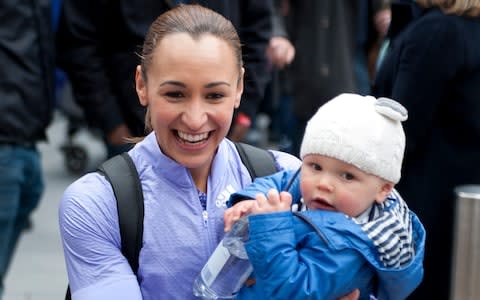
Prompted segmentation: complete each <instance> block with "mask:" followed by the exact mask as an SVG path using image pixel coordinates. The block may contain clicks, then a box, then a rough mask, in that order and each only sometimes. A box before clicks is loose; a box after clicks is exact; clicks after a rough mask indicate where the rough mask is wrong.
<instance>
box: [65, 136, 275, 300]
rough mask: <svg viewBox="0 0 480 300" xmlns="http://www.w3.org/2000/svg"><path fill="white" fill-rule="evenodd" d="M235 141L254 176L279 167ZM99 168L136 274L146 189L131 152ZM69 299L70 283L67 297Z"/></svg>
mask: <svg viewBox="0 0 480 300" xmlns="http://www.w3.org/2000/svg"><path fill="white" fill-rule="evenodd" d="M234 144H235V147H236V148H237V151H238V154H239V155H240V158H241V160H242V162H243V164H244V165H245V167H246V168H247V170H248V172H249V174H250V177H251V178H252V180H253V179H255V178H257V177H262V176H267V175H270V174H273V173H275V172H276V171H277V168H276V165H275V160H274V158H273V156H272V155H271V153H270V152H269V151H267V150H264V149H261V148H258V147H255V146H252V145H248V144H245V143H240V142H235V143H234ZM97 172H99V173H100V174H102V175H103V176H105V178H106V179H107V180H108V181H109V182H110V184H111V185H112V189H113V193H114V195H115V198H116V199H117V210H118V223H119V226H120V237H121V243H122V253H123V255H124V256H125V257H126V258H127V260H128V263H129V264H130V267H131V268H132V271H133V273H134V274H135V275H137V271H138V256H139V254H140V249H141V248H142V243H143V216H144V207H143V192H142V186H141V183H140V178H139V177H138V173H137V169H136V168H135V164H134V163H133V161H132V158H131V157H130V155H128V153H122V154H120V155H116V156H114V157H112V158H110V159H108V160H107V161H105V162H103V163H102V164H101V165H100V166H99V167H98V169H97ZM132 200H133V201H132ZM70 299H71V294H70V287H68V288H67V294H66V296H65V300H70Z"/></svg>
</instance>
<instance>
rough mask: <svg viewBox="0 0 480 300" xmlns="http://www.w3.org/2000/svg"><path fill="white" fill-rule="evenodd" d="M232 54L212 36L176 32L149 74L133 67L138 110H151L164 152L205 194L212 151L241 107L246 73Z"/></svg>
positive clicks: (163, 45) (159, 49)
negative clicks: (138, 99) (187, 172)
mask: <svg viewBox="0 0 480 300" xmlns="http://www.w3.org/2000/svg"><path fill="white" fill-rule="evenodd" d="M192 49H195V51H192ZM234 54H235V53H234V51H233V50H232V47H231V46H230V45H229V44H228V43H227V42H226V41H224V40H222V39H219V38H217V37H215V36H214V35H212V34H210V33H204V34H202V35H199V36H193V37H192V36H191V35H189V34H187V33H174V34H170V35H168V36H166V37H164V38H163V39H162V40H161V41H160V42H158V45H157V47H156V48H155V50H154V51H153V53H152V54H151V55H152V56H153V62H152V69H150V70H149V69H148V66H145V65H143V68H147V70H146V71H145V72H143V71H142V66H138V67H137V73H136V83H137V92H138V95H139V98H140V102H141V103H142V105H145V106H147V105H148V106H149V110H148V113H149V114H150V117H149V118H148V119H149V122H150V126H151V127H152V129H153V130H154V131H155V132H156V138H157V141H158V144H159V145H160V148H161V150H162V152H163V153H164V154H165V155H167V156H169V157H170V158H172V159H173V160H175V161H177V162H179V163H181V164H183V165H184V166H186V167H187V168H188V169H189V170H190V172H191V174H192V176H193V178H194V181H195V183H196V185H197V188H198V189H199V190H201V191H203V192H205V191H206V188H207V186H206V175H207V174H208V172H209V168H210V164H211V162H212V160H213V155H214V153H215V149H216V148H217V146H218V144H219V143H220V142H221V141H222V140H223V139H224V137H225V136H226V135H227V133H228V129H229V128H230V123H231V119H232V118H231V116H232V115H233V110H234V109H235V108H238V106H239V105H240V97H241V95H242V91H243V72H244V70H243V68H238V67H237V66H238V62H236V60H235V58H236V57H235V55H234ZM157 70H161V72H158V71H157Z"/></svg>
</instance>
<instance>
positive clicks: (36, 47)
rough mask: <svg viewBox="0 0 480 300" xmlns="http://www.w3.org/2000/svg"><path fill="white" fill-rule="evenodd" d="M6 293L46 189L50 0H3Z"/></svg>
mask: <svg viewBox="0 0 480 300" xmlns="http://www.w3.org/2000/svg"><path fill="white" fill-rule="evenodd" d="M0 20H2V26H0V65H1V66H2V67H1V68H0V99H1V100H0V115H1V117H0V174H1V176H0V299H1V298H2V293H3V280H4V279H5V275H6V272H7V269H8V266H9V263H10V261H11V259H12V256H13V252H14V249H15V246H16V244H17V241H18V239H19V236H20V234H21V232H22V229H23V228H24V227H25V225H26V223H27V222H28V218H29V215H30V213H31V212H32V211H33V210H34V209H35V207H36V206H37V204H38V202H39V200H40V198H41V194H42V191H43V179H42V170H41V161H40V156H39V153H38V151H37V149H36V143H37V142H38V141H41V140H45V139H46V134H45V130H46V128H47V126H48V124H49V123H50V120H51V117H52V111H53V107H54V102H53V99H54V97H53V86H54V78H53V76H54V57H53V54H54V53H53V45H54V44H53V36H52V32H51V10H50V0H35V1H27V0H16V1H14V0H5V1H0Z"/></svg>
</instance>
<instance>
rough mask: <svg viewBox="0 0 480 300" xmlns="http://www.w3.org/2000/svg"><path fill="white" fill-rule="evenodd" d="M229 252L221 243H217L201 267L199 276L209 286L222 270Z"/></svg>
mask: <svg viewBox="0 0 480 300" xmlns="http://www.w3.org/2000/svg"><path fill="white" fill-rule="evenodd" d="M230 256H231V254H230V252H229V251H228V249H227V248H225V247H224V246H223V245H222V243H219V244H218V246H217V248H216V249H215V251H213V253H212V255H211V256H210V258H209V259H208V261H207V263H206V264H205V266H204V267H203V269H202V272H201V276H202V278H203V281H204V282H205V283H206V285H207V286H211V285H212V284H213V282H214V281H215V278H217V276H218V274H219V273H220V271H221V270H222V268H223V266H224V265H225V263H226V262H227V260H228V259H229V258H230Z"/></svg>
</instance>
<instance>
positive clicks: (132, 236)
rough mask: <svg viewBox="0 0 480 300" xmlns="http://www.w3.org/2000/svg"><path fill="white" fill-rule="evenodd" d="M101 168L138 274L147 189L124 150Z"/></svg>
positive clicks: (124, 246) (125, 251)
mask: <svg viewBox="0 0 480 300" xmlns="http://www.w3.org/2000/svg"><path fill="white" fill-rule="evenodd" d="M97 171H98V172H99V173H100V174H102V175H104V176H105V178H106V179H107V180H108V181H109V182H110V184H111V185H112V189H113V193H114V194H115V198H116V199H117V210H118V223H119V227H120V237H121V241H122V253H123V255H124V256H125V257H126V258H127V260H128V263H129V264H130V267H131V268H132V271H133V273H135V275H136V274H137V271H138V256H139V255H140V249H141V248H142V243H143V215H144V208H143V192H142V186H141V184H140V179H139V177H138V172H137V169H136V168H135V164H134V163H133V161H132V158H131V157H130V155H128V153H122V154H120V155H117V156H114V157H112V158H110V159H109V160H107V161H105V162H104V163H102V164H101V165H100V166H99V167H98V169H97ZM132 200H133V201H132ZM70 299H71V293H70V286H68V288H67V293H66V295H65V300H70Z"/></svg>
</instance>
